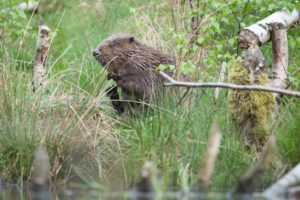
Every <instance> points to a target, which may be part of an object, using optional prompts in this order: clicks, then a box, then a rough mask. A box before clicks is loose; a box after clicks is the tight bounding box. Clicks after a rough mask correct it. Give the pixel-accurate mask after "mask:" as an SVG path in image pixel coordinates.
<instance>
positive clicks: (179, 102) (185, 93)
mask: <svg viewBox="0 0 300 200" xmlns="http://www.w3.org/2000/svg"><path fill="white" fill-rule="evenodd" d="M189 91H190V88H187V89H186V91H185V92H184V94H183V95H182V96H181V98H180V99H179V101H178V103H177V104H176V107H178V106H179V105H180V104H181V103H182V101H183V100H184V98H185V97H186V95H187V94H188V93H189Z"/></svg>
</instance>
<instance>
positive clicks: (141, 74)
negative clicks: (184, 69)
mask: <svg viewBox="0 0 300 200" xmlns="http://www.w3.org/2000/svg"><path fill="white" fill-rule="evenodd" d="M93 56H94V57H95V59H96V60H97V61H98V62H99V63H100V64H101V65H102V66H103V67H104V68H105V69H106V70H107V72H108V74H107V79H109V80H110V79H112V80H114V81H115V83H116V86H117V87H119V88H121V96H122V106H121V105H120V103H118V104H115V105H114V103H113V107H114V108H115V109H116V110H117V111H118V113H121V112H123V111H124V107H126V105H128V104H129V103H128V102H131V103H130V105H131V106H136V103H133V102H146V103H148V102H149V101H150V100H151V99H153V98H155V97H158V96H160V95H161V93H162V90H163V78H162V77H161V75H160V74H159V72H158V71H157V70H156V67H157V66H159V65H160V64H169V65H174V58H173V57H171V56H169V55H167V54H165V53H163V52H161V51H159V50H156V49H154V48H153V47H150V46H148V45H146V44H144V43H142V42H140V41H139V40H137V39H136V38H135V37H134V36H132V35H130V34H127V33H117V34H113V35H111V36H110V37H108V38H107V39H105V40H103V41H102V42H101V43H100V44H99V45H98V47H97V48H96V49H95V50H94V51H93ZM108 96H109V97H110V98H111V100H112V101H113V102H114V101H117V100H119V99H117V98H119V95H118V94H117V89H111V90H110V92H109V93H108ZM116 97H117V98H116ZM126 102H127V103H126Z"/></svg>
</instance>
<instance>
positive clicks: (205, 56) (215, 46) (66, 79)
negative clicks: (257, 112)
mask: <svg viewBox="0 0 300 200" xmlns="http://www.w3.org/2000/svg"><path fill="white" fill-rule="evenodd" d="M18 2H19V1H17V0H1V7H0V17H1V21H0V29H1V30H0V37H1V39H0V46H1V48H0V63H1V65H0V177H1V179H2V178H3V179H4V180H8V181H14V182H15V181H19V182H21V181H23V180H26V179H28V178H30V169H31V166H32V159H33V157H32V155H33V151H34V149H35V148H36V147H37V146H38V145H43V146H44V147H45V148H46V149H47V151H48V153H49V155H50V162H51V166H52V169H51V175H52V180H53V183H60V182H66V181H68V180H69V178H71V180H72V177H74V173H75V174H76V175H78V176H79V177H80V178H81V179H83V180H84V181H86V182H87V183H88V184H89V186H91V187H93V186H106V187H108V188H112V189H114V190H117V189H124V188H128V187H129V186H130V185H132V183H134V181H135V180H137V179H138V177H139V176H140V171H139V169H140V168H141V166H142V165H143V163H144V162H145V161H146V160H151V161H153V163H155V164H156V165H157V168H158V169H159V170H160V171H161V173H162V175H163V178H164V186H165V187H176V188H181V187H184V186H185V183H186V181H187V180H188V181H189V185H190V186H192V185H193V184H195V183H196V181H197V174H198V171H199V167H200V163H201V159H202V155H203V152H204V149H205V146H206V141H207V136H208V134H209V130H210V126H211V124H212V122H213V120H217V122H218V123H219V126H220V128H221V131H222V133H223V138H222V144H221V149H220V154H219V156H218V160H217V163H216V170H215V173H214V175H213V178H212V184H213V186H214V187H217V188H228V187H232V186H233V185H234V184H235V183H236V177H237V176H239V175H241V174H243V173H244V172H245V171H246V170H247V169H248V168H250V166H251V165H252V163H253V162H254V159H255V156H256V155H255V153H254V152H252V151H251V150H249V149H247V148H245V146H244V145H243V143H242V142H241V141H240V140H239V139H238V131H237V130H236V129H235V127H234V125H233V124H232V122H231V119H230V116H229V112H228V97H227V94H228V91H226V90H221V92H220V95H219V97H218V99H215V98H214V95H213V93H214V89H192V90H191V91H190V92H189V94H188V95H187V97H186V98H185V99H184V100H183V102H182V103H181V104H180V105H178V106H177V103H178V102H179V100H180V97H181V95H182V94H183V93H184V89H183V90H181V89H180V90H178V89H174V88H173V89H167V94H166V97H165V98H164V99H163V100H162V102H159V104H158V105H156V106H154V109H153V110H152V111H151V112H150V113H148V114H147V115H143V114H141V115H139V116H135V117H134V116H127V117H126V118H123V119H119V118H118V116H117V115H116V114H115V113H114V112H113V110H112V108H111V105H110V103H109V101H108V100H109V99H108V98H107V97H106V96H105V89H106V88H107V87H108V86H109V85H110V84H111V83H110V82H108V81H107V80H106V74H105V71H104V70H103V69H102V68H101V67H100V65H99V64H98V63H97V62H96V61H95V60H94V58H93V57H92V55H91V54H92V53H91V52H92V50H93V49H94V48H95V47H96V46H97V45H98V43H99V42H100V41H101V40H102V39H104V38H106V37H107V36H109V35H111V34H112V33H114V32H120V31H122V32H129V33H131V34H133V35H136V37H137V38H139V39H140V40H141V41H143V42H145V43H147V44H149V45H151V46H155V47H156V48H158V49H161V50H163V51H166V52H168V53H170V54H174V55H176V57H177V58H178V66H175V68H174V70H177V71H180V72H183V73H184V74H188V75H190V76H191V77H192V79H194V80H196V81H198V80H199V81H217V80H218V77H219V74H220V70H221V67H220V66H221V65H222V63H223V62H230V61H231V60H232V59H233V58H234V57H235V56H236V54H237V53H238V54H239V53H240V50H238V49H237V47H238V46H237V41H236V37H237V35H238V30H239V26H246V25H249V24H251V23H254V22H256V21H257V20H259V19H261V18H263V17H266V16H268V15H269V14H271V13H273V12H274V11H277V10H280V9H282V8H283V7H287V8H289V9H290V8H293V7H295V6H297V8H298V10H299V3H297V2H296V1H295V2H293V1H280V2H276V3H273V1H271V0H267V1H261V0H249V3H247V1H230V2H231V3H229V4H226V3H225V2H224V1H220V0H210V1H201V5H200V9H198V10H194V11H192V12H189V11H188V10H187V5H184V3H183V2H185V1H179V2H182V5H181V4H178V5H170V4H168V1H160V0H148V1H146V0H145V1H139V0H113V1H111V0H98V1H97V0H86V1H79V0H72V1H71V0H61V1H60V0H53V1H46V0H44V1H41V5H40V9H39V12H38V13H37V14H30V13H25V12H24V11H21V10H17V9H12V8H13V7H14V6H16V5H18ZM170 2H171V1H170ZM174 2H175V1H174ZM186 2H188V1H186ZM172 6H173V12H174V13H173V14H172V11H171V10H172V9H170V7H172ZM241 8H244V9H241ZM197 14H198V15H199V16H200V17H201V19H202V20H201V23H200V30H199V35H200V36H199V37H197V38H195V41H196V42H194V43H190V42H189V37H188V36H189V29H190V25H189V23H190V19H191V17H193V16H196V15H197ZM40 17H42V18H43V19H44V21H45V22H46V23H47V25H48V26H49V27H50V28H51V29H52V34H53V35H52V36H53V40H52V43H51V47H50V50H49V55H48V58H47V79H48V87H47V89H48V91H47V92H46V93H37V94H34V93H33V92H32V85H31V82H32V74H31V73H32V72H31V71H32V64H31V61H32V59H33V55H34V47H35V42H36V36H37V30H38V24H39V21H40ZM2 19H3V20H2ZM299 34H300V28H299V27H296V28H294V29H292V30H290V31H289V48H290V49H289V52H290V63H289V77H288V79H289V83H290V85H291V86H290V88H291V89H295V90H299V89H300V85H299V83H300V73H298V74H294V72H295V70H297V69H299V61H298V57H299V54H300V48H299V46H300V40H299ZM263 51H264V55H265V56H266V58H267V61H268V64H270V60H271V46H270V45H265V47H263ZM299 110H300V100H299V99H295V98H291V97H283V98H282V100H281V102H280V106H279V113H280V114H279V115H278V118H277V119H275V120H274V121H273V122H272V129H271V131H272V133H274V134H276V136H277V138H278V155H276V157H275V158H274V163H273V167H271V169H269V170H268V172H267V175H266V176H265V179H264V181H263V183H262V185H261V187H264V186H266V185H267V184H269V183H270V182H271V181H274V180H275V179H277V178H278V177H279V176H280V175H281V173H282V171H283V169H285V168H290V167H292V166H294V165H295V164H297V163H298V162H299V154H300V148H299V142H300V137H299V131H300V123H299V120H300V112H299ZM94 183H97V184H96V185H95V184H94Z"/></svg>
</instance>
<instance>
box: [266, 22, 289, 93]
mask: <svg viewBox="0 0 300 200" xmlns="http://www.w3.org/2000/svg"><path fill="white" fill-rule="evenodd" d="M271 36H272V51H273V62H272V72H271V75H270V85H271V86H273V87H278V88H285V80H286V78H287V68H288V63H289V54H288V40H287V29H286V27H285V26H284V25H283V24H280V23H274V24H272V34H271Z"/></svg>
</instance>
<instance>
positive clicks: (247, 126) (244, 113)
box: [229, 58, 276, 145]
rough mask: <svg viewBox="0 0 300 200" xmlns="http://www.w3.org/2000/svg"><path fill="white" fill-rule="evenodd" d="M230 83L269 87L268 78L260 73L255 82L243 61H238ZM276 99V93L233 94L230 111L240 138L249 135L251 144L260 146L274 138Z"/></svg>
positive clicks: (248, 92) (230, 97) (240, 92)
mask: <svg viewBox="0 0 300 200" xmlns="http://www.w3.org/2000/svg"><path fill="white" fill-rule="evenodd" d="M229 81H230V82H231V83H235V84H239V85H253V84H256V85H267V84H268V75H267V73H266V72H260V74H258V75H256V77H255V78H254V80H252V79H251V78H250V72H249V71H248V69H246V68H245V67H243V63H242V60H241V59H240V58H238V59H236V60H235V61H234V63H233V64H232V67H231V69H230V72H229ZM275 105H276V102H275V97H274V95H273V94H272V93H268V92H259V91H250V90H247V91H238V90H230V91H229V109H230V113H231V117H232V119H233V121H234V123H235V124H236V125H237V127H238V130H239V134H243V135H245V136H246V137H245V139H246V141H247V142H249V143H251V144H256V145H260V144H261V142H263V141H265V139H266V137H267V136H268V135H269V134H270V122H271V119H272V112H273V111H274V109H275Z"/></svg>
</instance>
